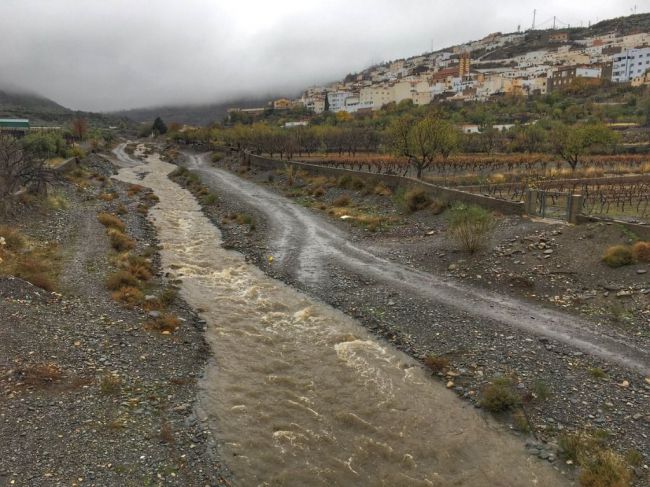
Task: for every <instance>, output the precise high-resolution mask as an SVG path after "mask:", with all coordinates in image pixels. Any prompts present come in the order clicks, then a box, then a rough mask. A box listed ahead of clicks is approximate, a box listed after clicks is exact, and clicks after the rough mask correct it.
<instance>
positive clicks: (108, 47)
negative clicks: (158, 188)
mask: <svg viewBox="0 0 650 487" xmlns="http://www.w3.org/2000/svg"><path fill="white" fill-rule="evenodd" d="M635 5H636V6H637V12H638V13H642V12H647V11H648V10H650V0H645V1H639V0H631V1H626V0H616V1H611V0H589V1H578V0H576V1H572V2H566V1H564V0H547V1H545V2H534V1H528V0H518V1H512V0H503V1H488V0H483V1H481V2H478V1H467V0H456V1H454V2H448V1H437V0H428V1H427V0H391V1H389V0H367V1H364V0H328V1H325V0H316V1H308V0H303V1H294V0H275V1H270V0H266V1H264V0H260V1H253V0H236V1H226V0H182V1H181V0H177V1H171V0H157V1H149V0H137V1H135V0H102V1H81V0H1V1H0V32H2V39H3V41H2V47H0V87H1V86H7V85H11V86H13V87H20V88H21V89H22V90H24V91H32V92H37V93H40V94H42V95H44V96H47V97H48V98H52V99H53V100H55V101H57V102H58V103H61V104H62V105H64V106H67V107H69V108H74V109H80V110H94V111H107V110H118V109H128V108H135V107H144V106H158V105H169V104H179V103H203V102H218V101H227V100H229V99H232V98H235V97H240V96H256V95H260V94H262V95H265V94H267V93H274V94H292V93H297V92H299V91H300V90H302V89H304V88H306V87H307V86H310V85H313V84H320V83H324V82H328V81H333V80H336V79H340V78H341V77H343V76H345V75H346V74H347V73H350V72H356V71H360V70H361V69H363V68H365V67H367V66H369V65H371V64H373V63H376V62H381V61H386V60H391V59H396V58H400V57H406V56H411V55H416V54H420V53H423V52H426V51H430V50H431V48H432V46H433V48H434V49H440V48H443V47H448V46H451V45H454V44H458V43H461V42H464V41H467V40H472V39H479V38H481V37H483V36H485V35H486V34H488V33H490V32H495V31H501V32H512V31H516V30H517V28H518V26H521V29H522V30H524V29H527V28H529V27H530V25H531V23H532V18H533V9H535V8H537V16H536V18H537V26H538V27H542V28H550V27H551V26H552V19H553V16H556V18H557V25H558V26H565V25H566V24H570V25H572V26H579V25H581V24H583V25H585V26H586V25H587V23H588V22H589V21H591V22H592V23H593V22H596V21H597V20H602V19H605V18H611V17H616V16H621V15H629V14H630V13H632V9H633V8H634V6H635Z"/></svg>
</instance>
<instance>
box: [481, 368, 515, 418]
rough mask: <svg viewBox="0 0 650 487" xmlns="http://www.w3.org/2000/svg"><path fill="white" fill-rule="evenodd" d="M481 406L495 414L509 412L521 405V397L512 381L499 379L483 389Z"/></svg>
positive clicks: (503, 378)
mask: <svg viewBox="0 0 650 487" xmlns="http://www.w3.org/2000/svg"><path fill="white" fill-rule="evenodd" d="M480 405H481V406H482V407H484V408H485V409H487V410H488V411H490V412H493V413H498V412H502V411H508V410H510V409H515V408H516V407H518V406H520V405H521V396H520V395H519V394H517V391H516V390H515V388H514V387H513V385H512V381H511V380H510V379H508V378H506V377H499V378H498V379H495V380H494V381H492V383H491V384H488V385H487V386H486V387H485V388H484V389H483V392H482V393H481V400H480Z"/></svg>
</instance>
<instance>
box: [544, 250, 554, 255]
mask: <svg viewBox="0 0 650 487" xmlns="http://www.w3.org/2000/svg"><path fill="white" fill-rule="evenodd" d="M544 253H545V254H547V255H550V254H552V253H553V249H546V250H545V251H544Z"/></svg>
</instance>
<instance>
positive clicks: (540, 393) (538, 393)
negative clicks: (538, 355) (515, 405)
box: [533, 380, 553, 401]
mask: <svg viewBox="0 0 650 487" xmlns="http://www.w3.org/2000/svg"><path fill="white" fill-rule="evenodd" d="M533 394H535V398H536V399H537V400H538V401H546V400H547V399H548V398H550V397H551V396H552V395H553V393H552V391H551V388H550V387H549V386H548V384H547V383H546V382H544V381H543V380H536V381H535V382H534V383H533Z"/></svg>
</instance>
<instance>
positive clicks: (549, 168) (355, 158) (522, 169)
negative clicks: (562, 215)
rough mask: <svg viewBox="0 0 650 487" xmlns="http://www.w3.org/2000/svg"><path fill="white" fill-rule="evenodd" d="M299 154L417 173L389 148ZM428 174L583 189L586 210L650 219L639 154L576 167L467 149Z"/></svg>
mask: <svg viewBox="0 0 650 487" xmlns="http://www.w3.org/2000/svg"><path fill="white" fill-rule="evenodd" d="M299 159H300V160H301V161H304V162H309V163H312V164H319V165H325V166H329V167H336V168H344V169H352V170H356V171H365V172H370V173H374V174H393V175H400V176H413V175H414V174H413V169H412V168H411V167H410V166H409V165H408V163H407V161H406V160H402V159H399V158H396V157H393V156H390V155H386V154H372V153H370V154H367V153H363V154H355V155H347V154H309V155H307V156H304V157H299ZM423 179H424V180H425V181H427V182H430V183H434V184H438V185H442V186H447V187H455V188H457V189H462V190H464V191H468V192H472V193H476V194H482V195H486V196H491V197H494V198H499V199H504V200H508V201H523V199H524V195H525V193H526V190H527V189H540V190H545V191H550V192H554V193H565V194H580V195H583V196H584V205H583V213H584V214H586V215H592V216H602V217H607V218H622V219H626V220H642V221H647V222H650V162H648V157H647V156H644V155H639V154H632V155H599V156H585V157H584V158H583V159H582V161H581V163H580V166H579V167H578V168H577V169H576V170H575V171H573V170H571V168H570V167H569V166H568V165H567V164H566V163H564V162H563V161H559V160H558V159H557V157H554V156H552V155H546V154H497V155H472V154H463V155H455V156H451V157H449V158H446V159H442V158H441V159H439V160H436V161H435V162H434V164H432V165H431V167H429V168H428V169H427V171H426V172H425V173H424V177H423Z"/></svg>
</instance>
